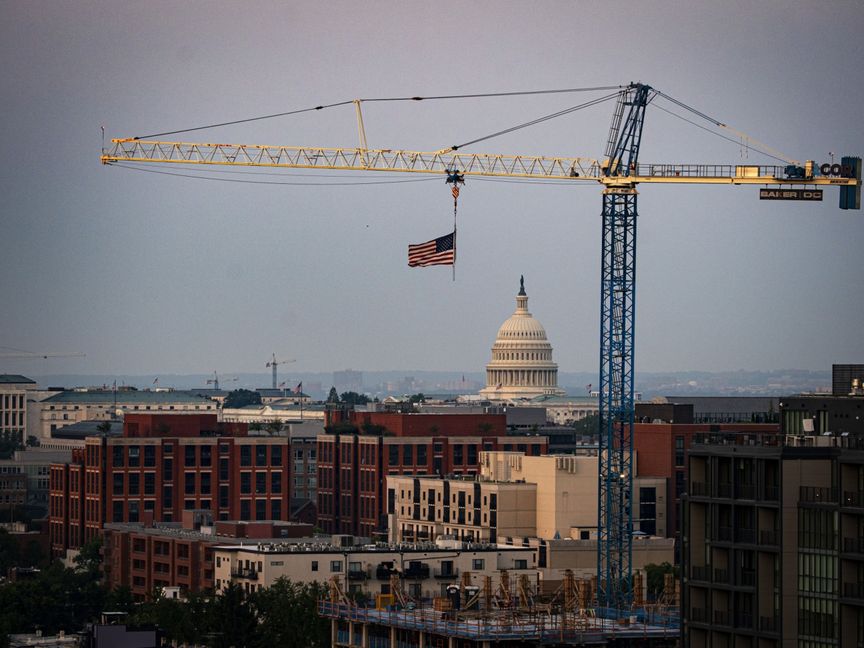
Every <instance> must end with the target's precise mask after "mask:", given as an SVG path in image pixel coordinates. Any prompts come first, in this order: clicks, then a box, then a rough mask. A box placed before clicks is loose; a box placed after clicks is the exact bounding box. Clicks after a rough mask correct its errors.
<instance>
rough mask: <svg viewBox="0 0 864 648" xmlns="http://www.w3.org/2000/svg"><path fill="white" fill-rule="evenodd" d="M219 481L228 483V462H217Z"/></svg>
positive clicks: (223, 460)
mask: <svg viewBox="0 0 864 648" xmlns="http://www.w3.org/2000/svg"><path fill="white" fill-rule="evenodd" d="M219 481H228V460H227V459H220V460H219Z"/></svg>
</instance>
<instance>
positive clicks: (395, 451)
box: [388, 445, 399, 466]
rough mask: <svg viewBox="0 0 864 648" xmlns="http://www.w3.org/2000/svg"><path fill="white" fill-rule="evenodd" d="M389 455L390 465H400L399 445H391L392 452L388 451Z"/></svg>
mask: <svg viewBox="0 0 864 648" xmlns="http://www.w3.org/2000/svg"><path fill="white" fill-rule="evenodd" d="M388 454H389V457H388V458H389V463H390V465H391V466H396V465H398V464H399V446H398V445H391V446H390V450H389V451H388Z"/></svg>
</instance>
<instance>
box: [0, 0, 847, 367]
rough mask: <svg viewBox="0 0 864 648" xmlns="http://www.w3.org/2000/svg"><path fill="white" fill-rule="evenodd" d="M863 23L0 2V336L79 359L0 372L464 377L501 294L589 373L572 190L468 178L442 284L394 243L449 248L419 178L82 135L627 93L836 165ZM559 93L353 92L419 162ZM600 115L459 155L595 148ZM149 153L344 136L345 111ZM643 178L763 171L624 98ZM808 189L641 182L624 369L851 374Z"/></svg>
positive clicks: (830, 16)
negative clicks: (667, 170)
mask: <svg viewBox="0 0 864 648" xmlns="http://www.w3.org/2000/svg"><path fill="white" fill-rule="evenodd" d="M862 31H864V3H862V2H861V1H860V0H849V1H846V2H834V1H819V2H816V1H813V2H805V1H804V0H800V1H795V2H774V1H769V0H759V1H758V2H753V0H746V1H741V2H728V1H727V2H708V1H707V0H702V1H695V2H694V1H693V0H686V1H680V2H652V1H648V2H646V1H640V2H636V1H633V2H615V1H610V0H604V1H602V2H575V1H574V2H533V3H526V2H524V1H519V2H517V1H512V2H510V1H506V2H505V1H500V0H499V1H494V2H493V1H490V2H476V1H472V2H450V1H443V2H442V1H439V2H375V1H370V2H362V3H358V2H279V3H276V2H243V3H240V2H235V3H229V2H191V1H184V2H154V1H148V2H134V3H133V2H117V1H116V0H113V1H111V2H74V1H73V2H62V3H61V2H54V1H51V2H38V1H32V0H27V1H9V0H6V1H4V2H2V3H0V88H2V97H3V101H2V119H0V129H2V143H3V145H2V147H0V196H2V206H0V281H2V283H0V304H2V309H3V312H2V317H0V345H3V346H7V347H17V348H23V349H30V350H35V351H83V352H85V353H86V354H87V357H86V358H84V359H74V360H72V359H70V360H53V361H50V362H48V363H46V362H44V361H43V362H41V363H33V362H20V361H3V360H0V371H15V372H19V371H20V372H25V373H27V372H30V373H63V372H67V373H68V372H75V373H88V372H94V373H95V372H101V373H121V372H125V373H141V374H143V373H154V374H158V373H168V372H186V373H191V372H199V371H200V372H206V371H212V370H213V369H218V370H219V371H220V372H237V371H265V368H264V363H265V361H266V360H267V358H268V357H269V356H270V354H271V353H272V352H274V351H275V352H276V353H278V354H283V355H286V356H291V357H295V358H297V359H298V362H297V363H296V364H295V365H293V368H295V369H296V370H298V371H311V370H322V371H328V370H333V369H340V368H345V367H353V368H358V369H367V370H374V369H412V368H414V369H434V370H457V371H477V370H481V369H482V367H483V365H484V364H485V363H486V362H488V360H489V348H490V346H491V344H492V342H493V339H494V336H495V333H496V331H497V329H498V326H499V325H500V324H501V322H502V321H503V320H504V319H506V318H507V317H508V316H509V315H510V313H511V312H512V310H513V308H514V296H515V293H516V292H517V290H518V279H519V275H520V274H524V275H525V281H526V288H527V291H528V294H529V296H530V302H529V307H530V309H531V310H532V312H533V313H534V314H535V316H537V317H538V319H540V321H541V322H542V323H543V324H544V325H545V327H546V330H547V333H548V335H549V338H550V340H551V342H552V344H553V345H554V347H555V360H556V361H557V362H558V363H559V365H560V367H561V369H562V370H566V371H593V370H596V368H597V366H598V359H597V355H598V328H599V270H600V225H601V224H600V218H599V214H600V207H601V194H600V188H599V186H595V185H593V184H592V185H584V186H583V185H580V186H572V185H569V184H568V185H566V186H565V185H563V184H562V185H525V184H515V183H512V182H488V181H486V182H483V181H474V180H471V179H469V181H468V183H467V184H466V186H465V188H464V190H463V192H462V196H461V198H460V222H459V239H458V246H459V249H458V254H459V264H458V267H457V279H456V281H455V283H454V282H453V281H451V276H450V269H449V268H444V267H438V268H428V269H411V268H408V267H407V262H406V248H407V245H408V243H412V242H421V241H424V240H427V239H430V238H433V237H435V236H438V235H441V234H444V233H446V232H448V231H450V227H451V224H452V212H451V205H452V203H451V199H450V196H449V190H448V188H447V187H446V186H445V185H444V182H443V178H441V179H438V178H431V177H429V176H421V175H416V176H411V175H404V176H401V177H400V179H402V180H405V179H416V180H419V179H426V180H427V181H424V182H410V183H401V184H385V185H356V186H341V185H334V184H332V183H334V182H352V183H356V182H364V181H370V180H379V179H381V176H376V175H374V174H366V175H363V174H360V173H350V174H342V175H340V176H339V177H322V174H323V173H324V172H317V173H316V174H315V175H314V176H313V177H309V174H303V173H298V172H293V173H287V174H280V176H269V175H255V176H252V178H254V179H257V180H264V181H277V182H278V181H281V182H296V183H310V182H311V183H327V184H323V185H322V186H303V185H302V184H295V185H284V184H283V185H264V184H242V183H231V182H215V181H209V180H200V179H189V178H181V177H172V176H166V175H155V174H150V173H142V172H138V171H131V170H125V169H120V168H110V167H103V166H101V165H100V164H99V150H100V145H101V135H100V125H104V127H105V131H106V139H107V138H110V137H123V136H133V135H146V134H149V133H154V132H160V131H168V130H174V129H178V128H187V127H193V126H198V125H204V124H210V123H214V122H220V121H225V120H232V119H238V118H243V117H251V116H256V115H262V114H270V113H276V112H281V111H286V110H292V109H297V108H305V107H309V106H315V105H318V104H322V103H330V102H335V101H340V100H345V99H353V98H355V97H390V96H413V95H438V94H457V93H480V92H497V91H515V90H532V89H552V88H573V87H585V86H597V85H617V84H625V83H627V82H630V81H637V80H638V81H643V82H645V83H649V84H651V85H653V86H655V87H657V88H659V89H661V90H663V91H664V92H666V93H667V94H669V95H672V96H673V97H676V98H679V99H681V100H683V101H685V102H687V103H688V104H690V105H692V106H694V107H696V108H698V109H700V110H702V111H704V112H706V113H708V114H710V115H712V116H714V117H716V118H718V119H719V120H721V121H723V122H725V123H727V124H730V125H732V126H735V127H736V128H738V129H740V130H742V131H745V132H748V133H750V134H751V135H753V136H754V137H756V138H758V139H759V140H762V141H764V142H767V143H769V144H770V145H772V146H773V147H774V148H776V149H779V150H780V151H782V152H784V153H786V154H788V155H789V156H791V157H793V158H795V159H815V160H816V161H817V162H822V161H826V160H827V159H828V153H829V151H833V152H835V153H837V154H838V155H839V154H855V155H861V154H862V153H864V134H862V133H864V129H862V126H861V119H862V105H864V91H862V88H864V83H862V82H864V67H862V64H861V51H862V49H861V33H862ZM592 96H597V95H592ZM586 98H587V97H585V96H583V95H547V96H541V97H530V98H505V99H471V100H457V101H449V102H423V103H416V102H415V103H398V104H380V103H378V104H367V105H366V106H365V112H364V116H365V122H366V130H367V135H368V139H369V145H370V146H371V147H382V148H407V149H414V150H436V149H439V148H443V147H445V146H447V145H450V144H454V143H457V142H463V141H467V140H470V139H474V138H475V137H478V136H482V135H486V134H488V133H490V132H493V131H497V130H500V129H503V128H506V127H509V126H512V125H514V124H517V123H520V122H524V121H528V120H529V119H532V118H534V117H537V116H540V115H544V114H547V113H551V112H554V111H557V110H560V109H562V108H566V107H568V106H572V105H574V104H577V103H579V102H581V101H583V100H585V99H586ZM658 105H661V104H659V103H658ZM612 107H613V106H612V104H611V103H605V104H601V105H600V106H597V107H594V108H591V109H589V110H585V111H580V112H577V113H574V114H572V115H569V116H566V117H563V118H560V119H556V120H553V121H550V122H547V123H545V124H543V125H541V126H537V127H534V128H532V129H527V130H523V131H520V132H518V133H516V134H513V135H510V136H506V137H501V138H497V139H494V140H490V141H487V142H483V143H482V144H478V145H476V146H474V147H471V148H470V149H469V150H471V151H474V152H486V153H525V154H545V155H556V154H557V155H567V156H575V155H585V156H590V157H600V156H601V155H602V152H603V145H604V143H605V138H606V135H607V131H608V126H609V122H610V118H611V112H612ZM664 107H667V108H668V107H670V106H669V104H664ZM177 137H178V138H179V139H185V140H187V141H190V140H191V141H223V142H225V141H229V142H248V143H266V144H285V145H301V144H303V145H321V146H355V145H356V142H357V135H356V126H355V121H354V114H353V109H352V108H351V107H350V106H348V107H345V108H339V109H333V110H330V111H321V112H315V113H312V114H309V115H304V116H300V117H287V118H280V119H274V120H268V121H263V122H256V123H253V124H247V125H242V126H234V127H229V128H223V129H218V130H207V131H200V132H196V133H189V134H186V135H180V136H177ZM641 161H643V162H671V163H731V164H734V163H738V162H741V161H744V162H748V163H758V162H766V163H771V162H772V161H770V160H767V159H766V158H764V157H762V156H760V155H758V154H756V153H754V152H752V151H750V152H749V153H747V152H746V151H742V149H741V147H740V146H738V145H736V144H734V143H730V142H726V141H723V140H721V139H720V138H717V137H714V136H712V135H710V134H708V133H706V132H705V131H703V130H700V129H697V128H695V127H694V126H691V125H689V124H687V123H685V122H683V121H681V120H678V119H675V118H674V117H671V116H670V115H668V114H666V113H664V112H662V111H660V110H659V109H654V108H653V107H649V109H648V114H647V118H646V124H645V131H644V138H643V147H642V155H641ZM181 172H182V171H181ZM329 173H330V174H333V175H334V176H335V175H338V174H335V172H329ZM211 175H213V176H215V175H216V174H211ZM221 177H223V178H233V179H238V177H237V176H235V175H230V174H222V175H221ZM246 177H247V178H248V177H249V176H246ZM239 179H242V177H241V178H239ZM837 201H838V195H837V192H836V190H835V191H832V190H826V192H825V201H824V202H823V203H821V204H817V203H810V204H796V203H780V202H766V201H762V202H760V201H759V200H758V189H757V188H755V187H728V186H721V187H682V186H674V185H672V186H647V185H646V186H642V187H641V188H640V202H639V206H640V221H639V242H638V253H637V257H638V278H637V286H638V300H637V301H638V315H637V322H636V331H637V340H636V365H637V369H639V370H642V371H666V370H684V369H705V370H725V369H736V368H747V369H755V368H765V369H769V368H781V367H798V368H807V369H827V368H828V367H829V366H830V364H831V363H832V362H843V361H846V362H862V361H864V335H862V330H864V326H862V325H864V317H862V316H864V282H862V276H864V263H862V251H864V212H861V211H840V210H839V209H838V208H837ZM0 351H2V349H0Z"/></svg>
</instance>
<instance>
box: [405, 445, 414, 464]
mask: <svg viewBox="0 0 864 648" xmlns="http://www.w3.org/2000/svg"><path fill="white" fill-rule="evenodd" d="M402 463H403V465H405V466H413V465H414V446H412V445H404V446H402Z"/></svg>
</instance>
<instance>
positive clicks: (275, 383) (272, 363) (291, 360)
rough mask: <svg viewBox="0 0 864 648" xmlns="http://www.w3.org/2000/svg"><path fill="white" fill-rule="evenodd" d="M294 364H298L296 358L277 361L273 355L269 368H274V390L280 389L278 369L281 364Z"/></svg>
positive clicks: (268, 363) (268, 364)
mask: <svg viewBox="0 0 864 648" xmlns="http://www.w3.org/2000/svg"><path fill="white" fill-rule="evenodd" d="M292 362H297V360H295V359H294V358H291V359H290V360H276V354H275V353H274V354H273V358H271V359H270V360H269V361H268V362H267V366H268V367H273V389H279V384H278V383H277V382H276V367H278V366H279V365H280V364H291V363H292Z"/></svg>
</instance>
